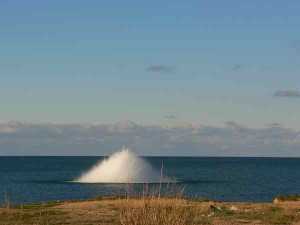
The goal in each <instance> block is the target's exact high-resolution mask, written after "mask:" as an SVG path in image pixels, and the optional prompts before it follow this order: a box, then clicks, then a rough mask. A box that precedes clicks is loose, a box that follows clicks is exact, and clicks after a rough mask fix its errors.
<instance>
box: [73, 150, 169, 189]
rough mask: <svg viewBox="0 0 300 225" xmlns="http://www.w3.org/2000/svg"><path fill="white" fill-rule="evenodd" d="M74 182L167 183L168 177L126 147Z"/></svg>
mask: <svg viewBox="0 0 300 225" xmlns="http://www.w3.org/2000/svg"><path fill="white" fill-rule="evenodd" d="M75 182H80V183H169V182H172V181H171V180H170V179H169V178H167V177H163V175H162V173H160V172H158V171H156V170H154V169H153V168H152V166H151V165H150V164H148V163H147V162H146V161H145V160H143V159H142V158H140V157H138V156H137V155H135V154H134V153H133V152H132V151H130V150H129V149H127V148H123V149H122V150H121V151H119V152H117V153H114V154H113V155H111V156H110V157H109V158H108V159H104V160H103V161H102V162H100V163H99V164H97V165H96V166H94V167H93V168H92V169H91V170H90V171H88V172H87V173H85V174H83V175H82V176H81V177H79V178H78V179H77V180H75Z"/></svg>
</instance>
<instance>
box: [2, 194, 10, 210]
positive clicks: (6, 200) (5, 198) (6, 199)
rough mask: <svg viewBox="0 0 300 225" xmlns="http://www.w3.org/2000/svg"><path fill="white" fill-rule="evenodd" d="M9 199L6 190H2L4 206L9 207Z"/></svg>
mask: <svg viewBox="0 0 300 225" xmlns="http://www.w3.org/2000/svg"><path fill="white" fill-rule="evenodd" d="M10 205H11V204H10V199H9V195H8V193H7V192H4V208H6V209H10Z"/></svg>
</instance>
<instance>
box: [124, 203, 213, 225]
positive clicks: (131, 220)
mask: <svg viewBox="0 0 300 225" xmlns="http://www.w3.org/2000/svg"><path fill="white" fill-rule="evenodd" d="M200 217H201V216H199V210H197V208H196V207H195V206H194V205H193V204H191V203H189V202H188V201H186V200H183V199H176V198H175V199H161V198H145V199H140V200H128V201H127V202H124V205H123V207H122V209H121V212H120V224H121V225H196V224H207V219H206V220H205V219H202V220H201V218H200Z"/></svg>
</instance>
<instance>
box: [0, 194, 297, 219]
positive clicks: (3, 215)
mask: <svg viewBox="0 0 300 225" xmlns="http://www.w3.org/2000/svg"><path fill="white" fill-rule="evenodd" d="M144 203H145V200H143V199H129V200H128V199H99V200H90V201H66V202H49V203H45V204H32V205H24V206H18V207H6V208H0V225H67V224H70V225H71V224H72V225H117V224H121V223H120V215H121V212H122V210H124V208H126V209H131V208H139V207H143V204H144ZM151 204H152V206H153V207H156V205H157V204H159V205H160V206H162V207H164V206H166V207H167V206H170V205H174V204H176V205H177V206H179V207H186V209H189V210H193V212H195V213H194V214H193V215H196V216H197V221H196V222H195V223H194V224H212V225H239V224H251V225H256V224H257V225H262V224H263V225H268V224H270V225H271V224H279V225H284V224H294V225H300V201H285V202H277V203H228V202H227V203H221V202H211V201H196V200H195V201H191V200H184V199H159V200H154V201H152V202H151ZM152 206H151V207H152ZM136 224H139V223H136ZM141 225H143V224H141ZM165 225H172V224H165Z"/></svg>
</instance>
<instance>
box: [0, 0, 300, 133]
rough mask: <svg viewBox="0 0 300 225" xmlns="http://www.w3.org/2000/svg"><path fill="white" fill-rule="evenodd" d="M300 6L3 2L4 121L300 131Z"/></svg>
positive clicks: (232, 0)
mask: <svg viewBox="0 0 300 225" xmlns="http://www.w3.org/2000/svg"><path fill="white" fill-rule="evenodd" d="M299 11H300V2H299V1H295V0H290V1H288V2H286V1H281V0H272V1H271V0H266V1H261V0H260V1H259V0H252V1H238V0H228V1H216V0H210V1H194V0H191V1H180V0H172V1H158V0H153V1H137V0H135V1H133V0H126V1H116V0H110V1H96V0H94V1H92V0H86V1H75V0H73V1H67V0H59V1H58V0H51V1H37V0H36V1H33V0H26V1H20V0H18V1H17V0H15V1H8V0H2V1H0V28H1V29H0V102H1V112H0V120H1V121H11V120H16V121H27V122H34V123H38V122H56V123H75V122H76V123H93V122H99V123H110V122H116V121H122V120H133V121H135V122H138V123H142V124H170V125H173V124H182V123H200V124H208V125H212V126H222V125H223V124H224V122H226V121H235V122H237V123H240V124H244V125H245V126H248V127H264V126H266V124H271V123H280V124H282V126H284V127H288V128H294V129H297V130H298V129H300V123H299V116H298V115H300V98H299V97H300V92H299V91H300V76H299V75H300V73H299V72H300V30H299V25H300V14H299ZM278 92H279V93H283V94H279V95H278V94H276V93H278Z"/></svg>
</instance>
